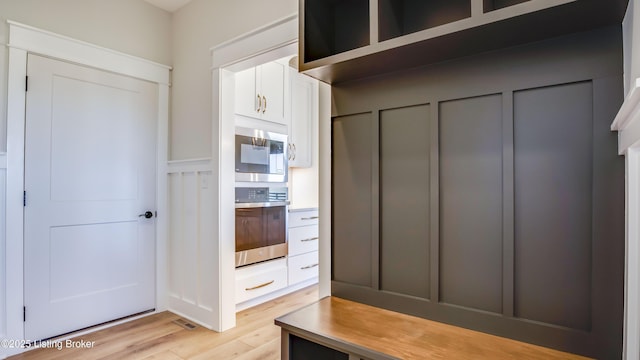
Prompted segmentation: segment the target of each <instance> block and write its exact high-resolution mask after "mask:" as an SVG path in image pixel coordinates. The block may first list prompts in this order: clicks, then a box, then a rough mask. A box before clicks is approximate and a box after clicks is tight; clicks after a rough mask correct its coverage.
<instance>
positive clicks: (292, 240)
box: [288, 225, 319, 256]
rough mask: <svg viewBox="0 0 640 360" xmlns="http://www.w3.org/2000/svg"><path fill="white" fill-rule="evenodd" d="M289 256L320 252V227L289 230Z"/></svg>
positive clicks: (301, 227)
mask: <svg viewBox="0 0 640 360" xmlns="http://www.w3.org/2000/svg"><path fill="white" fill-rule="evenodd" d="M288 241H289V256H295V255H300V254H304V253H308V252H311V251H316V250H318V241H319V240H318V225H312V226H300V227H294V228H289V240H288Z"/></svg>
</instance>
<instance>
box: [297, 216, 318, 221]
mask: <svg viewBox="0 0 640 360" xmlns="http://www.w3.org/2000/svg"><path fill="white" fill-rule="evenodd" d="M317 218H318V216H311V217H304V218H301V219H300V220H315V219H317Z"/></svg>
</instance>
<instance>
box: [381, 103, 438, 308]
mask: <svg viewBox="0 0 640 360" xmlns="http://www.w3.org/2000/svg"><path fill="white" fill-rule="evenodd" d="M429 124H430V105H428V104H427V105H416V106H408V107H403V108H397V109H387V110H383V111H381V112H380V165H379V166H380V289H382V290H384V291H391V292H396V293H400V294H406V295H411V296H417V297H419V298H423V299H429V298H430V282H429V281H430V276H431V275H430V263H429V258H430V243H429V219H430V216H429V203H430V202H429V199H430V196H429V176H430V172H429V168H430V163H429V154H430V147H429V144H430V141H429V139H430V133H429ZM408 274H409V275H408Z"/></svg>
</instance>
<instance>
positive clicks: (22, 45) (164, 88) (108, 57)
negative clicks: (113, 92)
mask: <svg viewBox="0 0 640 360" xmlns="http://www.w3.org/2000/svg"><path fill="white" fill-rule="evenodd" d="M8 23H9V72H8V74H9V76H8V97H7V204H6V209H7V211H6V213H7V219H6V220H7V222H6V224H7V228H6V274H10V276H7V279H6V289H5V290H6V294H7V295H8V296H7V301H6V314H7V318H6V331H5V333H4V334H3V333H1V332H0V338H6V339H16V340H17V339H24V323H23V304H24V296H23V292H24V252H23V245H24V231H23V226H24V213H23V191H24V185H23V184H24V159H25V156H24V155H25V154H24V143H25V131H24V128H25V101H26V93H25V83H26V76H27V72H26V71H27V54H37V55H42V56H47V57H51V58H54V59H58V60H63V61H68V62H72V63H76V64H79V65H85V66H90V67H94V68H97V69H101V70H106V71H110V72H114V73H117V74H122V75H127V76H131V77H135V78H139V79H142V80H147V81H150V82H153V83H156V84H158V117H157V129H158V130H157V151H156V165H157V175H156V204H157V211H158V217H157V219H156V245H157V250H156V312H159V311H163V310H165V309H166V308H167V296H166V294H167V290H166V289H167V285H166V282H167V260H166V259H167V217H166V215H167V210H166V209H167V196H166V189H167V179H166V167H167V152H168V151H167V150H168V123H169V86H170V85H169V72H170V70H171V68H170V67H169V66H165V65H161V64H158V63H154V62H151V61H149V60H146V59H142V58H138V57H134V56H131V55H128V54H124V53H120V52H117V51H114V50H111V49H107V48H103V47H99V46H95V45H92V44H89V43H86V42H83V41H78V40H75V39H71V38H69V37H66V36H61V35H58V34H54V33H51V32H48V31H44V30H40V29H37V28H34V27H31V26H28V25H24V24H20V23H17V22H13V21H8ZM2 310H3V309H0V311H2ZM0 331H1V330H0ZM25 340H28V339H25ZM2 351H6V349H3V350H2ZM18 352H20V349H10V350H9V351H7V353H6V354H5V353H0V357H2V356H4V355H12V354H15V353H18Z"/></svg>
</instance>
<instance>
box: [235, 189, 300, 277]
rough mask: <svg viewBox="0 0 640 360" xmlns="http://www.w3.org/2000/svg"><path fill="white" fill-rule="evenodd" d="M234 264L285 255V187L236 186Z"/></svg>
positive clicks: (243, 263)
mask: <svg viewBox="0 0 640 360" xmlns="http://www.w3.org/2000/svg"><path fill="white" fill-rule="evenodd" d="M235 191H236V239H235V241H236V267H240V266H244V265H249V264H254V263H257V262H261V261H266V260H270V259H275V258H279V257H283V256H286V255H287V206H288V205H289V200H288V190H287V188H269V187H237V188H236V190H235Z"/></svg>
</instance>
